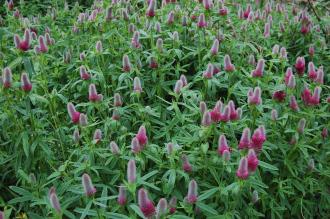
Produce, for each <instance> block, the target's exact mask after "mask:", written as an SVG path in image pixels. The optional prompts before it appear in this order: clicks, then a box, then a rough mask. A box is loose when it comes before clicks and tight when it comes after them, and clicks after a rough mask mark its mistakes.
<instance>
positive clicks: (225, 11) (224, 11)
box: [219, 5, 228, 16]
mask: <svg viewBox="0 0 330 219" xmlns="http://www.w3.org/2000/svg"><path fill="white" fill-rule="evenodd" d="M227 14H228V8H227V7H226V6H224V5H222V7H221V8H220V9H219V15H220V16H226V15H227Z"/></svg>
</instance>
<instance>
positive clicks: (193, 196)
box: [186, 180, 198, 204]
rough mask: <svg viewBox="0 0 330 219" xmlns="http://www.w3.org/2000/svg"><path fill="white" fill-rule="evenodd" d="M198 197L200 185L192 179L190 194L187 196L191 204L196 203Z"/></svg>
mask: <svg viewBox="0 0 330 219" xmlns="http://www.w3.org/2000/svg"><path fill="white" fill-rule="evenodd" d="M197 198H198V185H197V183H196V181H195V180H191V181H190V182H189V187H188V195H187V197H186V199H187V202H188V203H190V204H194V203H196V202H197Z"/></svg>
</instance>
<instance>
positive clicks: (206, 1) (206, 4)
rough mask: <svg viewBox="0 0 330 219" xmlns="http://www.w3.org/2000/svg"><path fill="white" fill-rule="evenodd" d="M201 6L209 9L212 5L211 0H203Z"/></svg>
mask: <svg viewBox="0 0 330 219" xmlns="http://www.w3.org/2000/svg"><path fill="white" fill-rule="evenodd" d="M203 6H204V8H205V9H206V10H210V9H211V8H212V7H213V2H212V0H203Z"/></svg>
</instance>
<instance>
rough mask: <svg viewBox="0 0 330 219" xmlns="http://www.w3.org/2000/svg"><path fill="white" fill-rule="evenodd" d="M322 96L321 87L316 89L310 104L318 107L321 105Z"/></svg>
mask: <svg viewBox="0 0 330 219" xmlns="http://www.w3.org/2000/svg"><path fill="white" fill-rule="evenodd" d="M320 96H321V87H315V88H314V93H313V96H312V98H311V101H310V104H311V105H318V104H319V103H320Z"/></svg>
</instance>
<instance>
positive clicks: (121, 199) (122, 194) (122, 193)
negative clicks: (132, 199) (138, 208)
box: [117, 185, 127, 206]
mask: <svg viewBox="0 0 330 219" xmlns="http://www.w3.org/2000/svg"><path fill="white" fill-rule="evenodd" d="M126 202H127V199H126V188H125V186H123V185H121V186H119V192H118V198H117V203H118V204H119V205H121V206H124V205H125V204H126Z"/></svg>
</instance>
